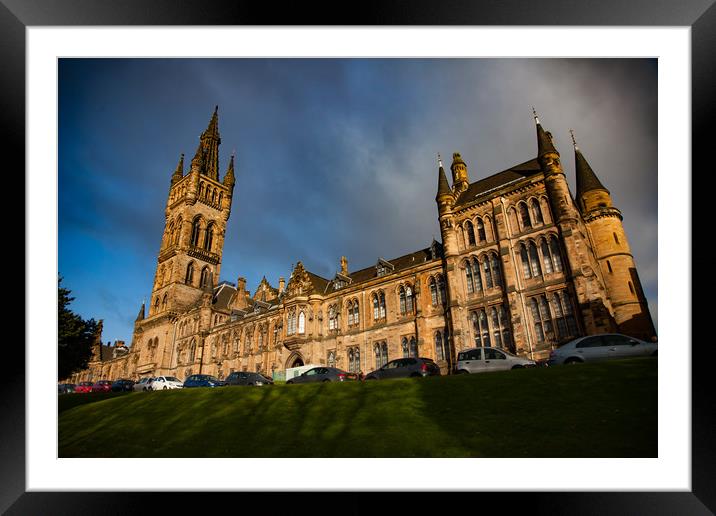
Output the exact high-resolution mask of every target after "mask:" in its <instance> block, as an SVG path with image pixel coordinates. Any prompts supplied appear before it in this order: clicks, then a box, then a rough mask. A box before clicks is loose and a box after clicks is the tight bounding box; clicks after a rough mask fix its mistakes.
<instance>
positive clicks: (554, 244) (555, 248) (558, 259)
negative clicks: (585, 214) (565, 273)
mask: <svg viewBox="0 0 716 516" xmlns="http://www.w3.org/2000/svg"><path fill="white" fill-rule="evenodd" d="M549 247H550V250H551V251H552V262H553V265H554V272H562V253H561V252H560V250H559V242H558V241H557V237H555V236H553V237H552V238H550V240H549Z"/></svg>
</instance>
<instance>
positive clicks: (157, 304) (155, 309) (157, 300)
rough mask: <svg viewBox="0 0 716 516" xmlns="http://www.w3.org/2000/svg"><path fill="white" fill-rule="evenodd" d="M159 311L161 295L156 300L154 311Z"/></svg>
mask: <svg viewBox="0 0 716 516" xmlns="http://www.w3.org/2000/svg"><path fill="white" fill-rule="evenodd" d="M158 311H159V296H157V298H156V299H155V300H154V313H156V312H158Z"/></svg>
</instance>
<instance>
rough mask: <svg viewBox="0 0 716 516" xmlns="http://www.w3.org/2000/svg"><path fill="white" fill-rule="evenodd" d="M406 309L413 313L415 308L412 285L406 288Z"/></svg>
mask: <svg viewBox="0 0 716 516" xmlns="http://www.w3.org/2000/svg"><path fill="white" fill-rule="evenodd" d="M405 311H406V312H407V313H409V314H412V313H413V311H414V309H413V289H412V288H410V286H408V287H406V289H405Z"/></svg>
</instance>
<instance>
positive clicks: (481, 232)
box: [477, 218, 487, 242]
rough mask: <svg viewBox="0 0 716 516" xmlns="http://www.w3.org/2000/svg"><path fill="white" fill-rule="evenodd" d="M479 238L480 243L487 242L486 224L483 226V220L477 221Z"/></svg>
mask: <svg viewBox="0 0 716 516" xmlns="http://www.w3.org/2000/svg"><path fill="white" fill-rule="evenodd" d="M477 238H478V240H479V241H480V242H485V241H486V240H487V235H485V224H483V222H482V219H480V218H478V219H477Z"/></svg>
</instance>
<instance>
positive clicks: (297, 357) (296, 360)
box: [286, 353, 305, 369]
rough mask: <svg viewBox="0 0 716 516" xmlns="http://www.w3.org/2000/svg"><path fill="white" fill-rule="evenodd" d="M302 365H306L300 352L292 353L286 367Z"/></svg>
mask: <svg viewBox="0 0 716 516" xmlns="http://www.w3.org/2000/svg"><path fill="white" fill-rule="evenodd" d="M302 365H305V361H304V360H303V356H301V354H300V353H292V354H291V356H289V357H288V360H286V369H289V368H291V367H301V366H302Z"/></svg>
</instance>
